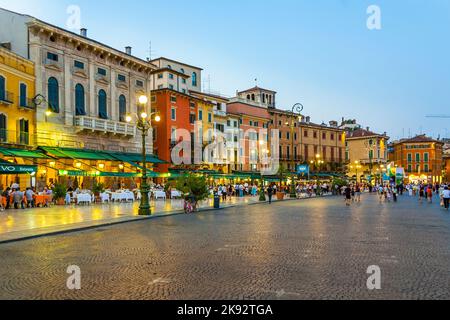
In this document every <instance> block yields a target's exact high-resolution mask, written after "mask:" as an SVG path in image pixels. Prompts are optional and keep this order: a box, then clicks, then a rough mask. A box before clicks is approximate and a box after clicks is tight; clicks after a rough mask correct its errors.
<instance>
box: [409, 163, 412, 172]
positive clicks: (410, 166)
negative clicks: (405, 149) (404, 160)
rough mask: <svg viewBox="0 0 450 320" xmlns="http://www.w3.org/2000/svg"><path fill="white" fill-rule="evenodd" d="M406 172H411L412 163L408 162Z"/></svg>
mask: <svg viewBox="0 0 450 320" xmlns="http://www.w3.org/2000/svg"><path fill="white" fill-rule="evenodd" d="M408 172H412V165H410V164H408Z"/></svg>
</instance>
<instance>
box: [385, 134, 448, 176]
mask: <svg viewBox="0 0 450 320" xmlns="http://www.w3.org/2000/svg"><path fill="white" fill-rule="evenodd" d="M443 146H444V143H443V142H442V141H439V140H434V139H432V138H429V137H427V136H425V135H420V136H416V137H414V138H411V139H403V140H400V141H398V142H394V143H393V144H392V145H391V148H390V160H391V161H392V162H394V164H395V165H396V166H398V167H402V168H404V169H405V172H406V174H407V178H408V179H409V182H412V183H416V182H426V183H437V182H438V183H441V182H442V180H443V174H442V173H443V169H444V162H443Z"/></svg>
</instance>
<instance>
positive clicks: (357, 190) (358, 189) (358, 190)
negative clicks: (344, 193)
mask: <svg viewBox="0 0 450 320" xmlns="http://www.w3.org/2000/svg"><path fill="white" fill-rule="evenodd" d="M355 197H356V198H355V201H356V202H361V187H360V186H359V184H357V185H356V188H355Z"/></svg>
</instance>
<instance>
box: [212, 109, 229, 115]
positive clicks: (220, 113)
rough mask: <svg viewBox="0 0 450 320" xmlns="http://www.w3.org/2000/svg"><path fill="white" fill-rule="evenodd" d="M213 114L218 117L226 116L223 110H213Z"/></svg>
mask: <svg viewBox="0 0 450 320" xmlns="http://www.w3.org/2000/svg"><path fill="white" fill-rule="evenodd" d="M214 115H215V116H218V117H226V116H227V113H226V112H225V111H223V110H214Z"/></svg>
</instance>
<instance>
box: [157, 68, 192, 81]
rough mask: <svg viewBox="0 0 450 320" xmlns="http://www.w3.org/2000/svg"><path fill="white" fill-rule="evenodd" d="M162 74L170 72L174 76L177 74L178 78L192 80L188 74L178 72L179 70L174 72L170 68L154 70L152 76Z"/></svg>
mask: <svg viewBox="0 0 450 320" xmlns="http://www.w3.org/2000/svg"><path fill="white" fill-rule="evenodd" d="M161 72H170V73H174V74H176V75H177V76H180V77H182V78H185V79H188V78H190V76H188V75H187V74H184V73H181V72H179V71H177V70H173V69H170V68H161V69H156V70H153V71H152V72H151V74H158V73H161Z"/></svg>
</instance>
